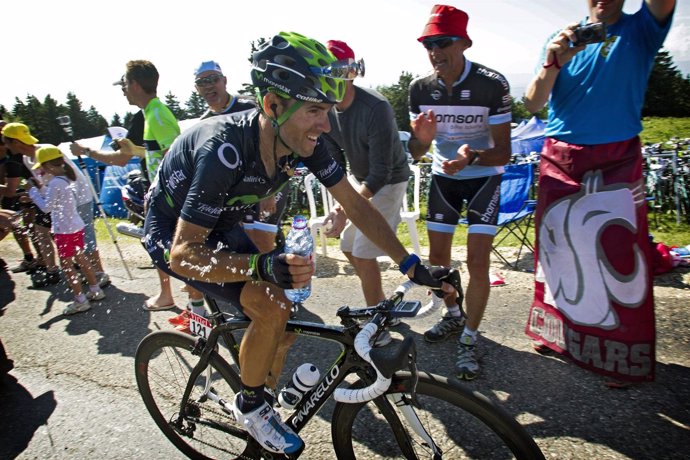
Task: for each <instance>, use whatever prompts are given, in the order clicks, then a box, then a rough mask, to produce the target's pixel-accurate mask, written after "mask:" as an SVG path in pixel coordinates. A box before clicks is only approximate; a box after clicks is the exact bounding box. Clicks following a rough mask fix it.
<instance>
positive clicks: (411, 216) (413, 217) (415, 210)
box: [400, 165, 422, 256]
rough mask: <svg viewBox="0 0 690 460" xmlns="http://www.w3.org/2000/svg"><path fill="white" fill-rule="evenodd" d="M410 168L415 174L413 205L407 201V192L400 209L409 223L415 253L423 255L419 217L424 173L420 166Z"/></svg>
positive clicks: (401, 215) (403, 220)
mask: <svg viewBox="0 0 690 460" xmlns="http://www.w3.org/2000/svg"><path fill="white" fill-rule="evenodd" d="M410 170H411V171H412V174H413V180H414V182H413V184H414V185H413V188H412V190H413V191H412V197H413V203H412V204H413V205H414V206H413V207H412V209H410V206H409V203H408V202H407V193H405V196H404V197H403V205H402V208H401V209H400V218H401V220H402V222H405V223H406V224H407V231H408V233H409V234H410V242H411V243H412V247H413V248H414V251H415V254H417V255H419V256H421V254H422V250H421V248H420V247H419V235H417V220H418V219H419V186H420V182H421V180H422V173H421V172H420V170H419V166H417V165H410Z"/></svg>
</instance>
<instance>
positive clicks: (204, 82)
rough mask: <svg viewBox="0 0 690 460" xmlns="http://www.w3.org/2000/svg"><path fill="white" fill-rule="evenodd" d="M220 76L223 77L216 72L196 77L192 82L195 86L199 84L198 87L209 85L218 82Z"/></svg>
mask: <svg viewBox="0 0 690 460" xmlns="http://www.w3.org/2000/svg"><path fill="white" fill-rule="evenodd" d="M221 78H223V76H222V75H218V74H214V75H209V76H208V77H203V78H197V79H196V80H194V84H195V85H196V86H200V87H203V86H211V85H215V84H216V83H218V81H219V80H220V79H221Z"/></svg>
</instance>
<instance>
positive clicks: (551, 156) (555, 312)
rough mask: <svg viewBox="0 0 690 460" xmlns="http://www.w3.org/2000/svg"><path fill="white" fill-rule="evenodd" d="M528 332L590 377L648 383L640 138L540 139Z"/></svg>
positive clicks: (651, 358) (649, 325) (650, 310)
mask: <svg viewBox="0 0 690 460" xmlns="http://www.w3.org/2000/svg"><path fill="white" fill-rule="evenodd" d="M539 169H540V171H539V191H538V193H539V205H538V208H537V215H536V221H535V223H536V229H537V233H538V248H537V252H536V253H535V259H536V265H537V267H536V272H535V295H534V302H533V304H532V308H531V309H530V315H529V319H528V322H527V328H526V332H527V334H528V335H529V336H531V337H532V338H534V339H536V340H539V341H541V342H542V343H544V344H545V345H547V346H548V347H550V348H551V349H553V350H555V351H557V352H559V353H562V354H563V355H565V356H568V357H570V358H571V359H572V360H574V361H575V362H576V363H577V364H578V365H580V366H582V367H585V368H587V369H591V370H592V371H595V372H598V373H601V374H604V375H607V376H611V377H614V378H616V379H620V380H627V381H645V380H654V363H655V350H654V341H655V328H654V298H653V295H652V274H651V267H650V263H649V261H650V260H651V259H650V256H651V253H650V245H649V237H648V233H647V209H646V204H645V200H644V198H645V193H644V185H643V183H642V158H641V155H640V145H639V139H633V140H630V141H626V142H620V143H614V144H605V145H597V146H574V145H571V144H567V143H564V142H560V141H556V140H555V139H547V140H546V142H545V144H544V150H543V152H542V155H541V162H540V166H539Z"/></svg>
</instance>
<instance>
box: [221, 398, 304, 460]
mask: <svg viewBox="0 0 690 460" xmlns="http://www.w3.org/2000/svg"><path fill="white" fill-rule="evenodd" d="M239 397H240V393H237V395H235V403H234V404H233V406H232V412H233V414H234V416H235V418H236V419H237V421H238V422H239V423H240V424H242V426H244V428H245V429H246V430H247V432H248V433H249V434H250V435H251V437H252V438H254V439H255V440H256V441H257V442H258V443H259V444H261V447H263V448H264V449H266V450H268V451H270V452H273V453H276V454H288V455H291V454H294V453H298V452H300V451H301V450H302V449H303V448H304V441H302V439H301V438H300V437H299V436H297V434H295V432H294V431H292V429H291V428H290V427H289V426H287V425H286V424H285V423H283V421H282V420H281V419H280V415H278V413H277V412H276V411H274V410H273V408H272V407H271V406H269V405H268V403H266V402H264V403H263V404H262V405H261V406H260V407H259V408H258V409H255V410H253V411H251V412H249V413H247V414H243V413H242V411H240V410H239V408H238V407H237V403H238V398H239Z"/></svg>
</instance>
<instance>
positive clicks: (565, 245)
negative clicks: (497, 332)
mask: <svg viewBox="0 0 690 460" xmlns="http://www.w3.org/2000/svg"><path fill="white" fill-rule="evenodd" d="M602 183H603V180H602V175H601V172H599V171H597V172H591V173H587V174H586V175H585V176H584V178H583V184H582V189H581V191H580V192H579V193H576V194H573V195H569V196H567V197H565V198H563V199H561V200H559V201H556V202H554V203H552V204H551V205H550V206H549V207H548V208H546V210H545V211H544V215H543V218H542V221H541V226H540V227H539V239H540V250H539V263H538V267H537V281H540V282H544V285H545V291H544V303H547V304H550V305H553V306H555V307H556V308H557V309H558V310H560V311H561V312H562V313H563V314H564V315H565V316H566V317H568V318H569V319H570V320H571V321H572V322H573V323H576V324H581V325H584V326H592V327H598V328H601V329H607V330H611V329H615V328H617V327H618V326H619V318H618V315H617V314H616V311H615V310H614V309H613V308H612V305H611V302H612V301H614V302H616V303H617V304H619V305H621V306H623V307H628V308H636V307H639V306H640V305H641V304H642V303H643V302H644V300H645V298H646V296H647V283H646V278H647V274H648V270H649V267H648V266H647V263H646V260H645V258H644V254H643V253H642V251H641V250H640V248H639V247H638V246H637V245H635V246H634V247H633V253H634V260H635V262H634V267H633V269H632V271H631V272H630V273H628V274H625V275H624V274H621V273H620V272H618V271H616V269H615V268H614V267H613V265H612V264H611V263H610V261H609V260H608V258H607V257H606V254H604V252H603V250H602V248H601V245H600V244H599V240H600V238H601V234H602V232H603V231H604V230H605V229H606V228H607V227H608V226H610V225H622V226H624V227H626V228H628V229H629V230H630V231H631V232H633V233H637V225H636V208H638V207H640V206H642V205H643V204H644V189H643V187H642V184H641V183H636V184H624V183H619V184H612V185H609V186H606V187H604V186H602ZM602 299H607V301H602Z"/></svg>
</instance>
